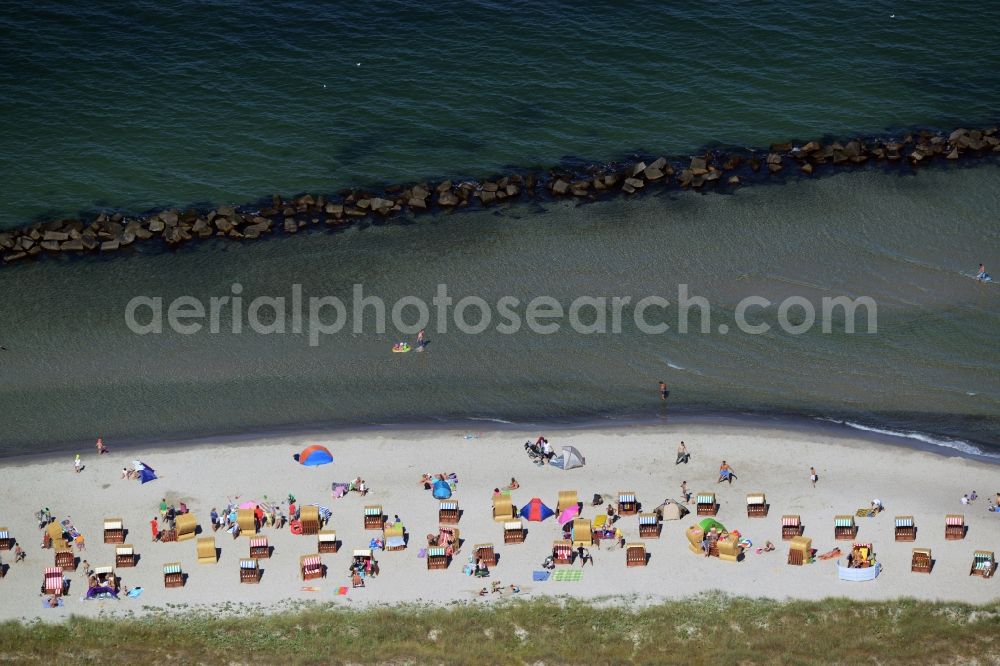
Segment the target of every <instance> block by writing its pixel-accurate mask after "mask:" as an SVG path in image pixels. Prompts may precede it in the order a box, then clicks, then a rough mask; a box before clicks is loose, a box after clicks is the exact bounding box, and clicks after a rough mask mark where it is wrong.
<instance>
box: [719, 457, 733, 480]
mask: <svg viewBox="0 0 1000 666" xmlns="http://www.w3.org/2000/svg"><path fill="white" fill-rule="evenodd" d="M735 478H736V474H735V473H734V472H733V468H732V467H730V466H729V463H727V462H726V461H725V460H723V461H722V465H720V466H719V480H718V481H717V482H716V483H722V482H723V481H728V482H729V485H733V479H735Z"/></svg>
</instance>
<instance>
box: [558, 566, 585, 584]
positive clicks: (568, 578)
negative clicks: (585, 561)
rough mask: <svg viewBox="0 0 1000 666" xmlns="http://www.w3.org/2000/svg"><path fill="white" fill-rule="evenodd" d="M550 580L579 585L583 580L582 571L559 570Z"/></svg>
mask: <svg viewBox="0 0 1000 666" xmlns="http://www.w3.org/2000/svg"><path fill="white" fill-rule="evenodd" d="M552 580H558V581H561V582H564V583H579V582H580V581H581V580H583V571H581V570H580V569H559V570H558V571H556V572H554V573H553V574H552Z"/></svg>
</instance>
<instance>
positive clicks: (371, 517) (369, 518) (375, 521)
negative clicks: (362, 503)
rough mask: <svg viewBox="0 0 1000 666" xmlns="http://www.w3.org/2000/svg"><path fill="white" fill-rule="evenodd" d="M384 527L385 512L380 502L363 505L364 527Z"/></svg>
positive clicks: (369, 528) (368, 528)
mask: <svg viewBox="0 0 1000 666" xmlns="http://www.w3.org/2000/svg"><path fill="white" fill-rule="evenodd" d="M384 528H385V513H383V511H382V505H381V504H369V505H368V506H366V507H365V529H366V530H382V529H384Z"/></svg>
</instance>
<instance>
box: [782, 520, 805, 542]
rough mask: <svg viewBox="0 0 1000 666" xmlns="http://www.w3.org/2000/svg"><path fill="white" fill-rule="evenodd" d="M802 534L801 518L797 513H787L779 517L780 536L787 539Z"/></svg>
mask: <svg viewBox="0 0 1000 666" xmlns="http://www.w3.org/2000/svg"><path fill="white" fill-rule="evenodd" d="M801 535H802V519H801V518H799V516H798V515H793V514H787V515H784V516H782V517H781V538H782V540H784V541H789V540H791V539H794V538H795V537H797V536H801Z"/></svg>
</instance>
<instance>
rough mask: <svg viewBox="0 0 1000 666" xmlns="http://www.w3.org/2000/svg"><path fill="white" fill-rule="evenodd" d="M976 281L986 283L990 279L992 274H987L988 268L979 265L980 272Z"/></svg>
mask: <svg viewBox="0 0 1000 666" xmlns="http://www.w3.org/2000/svg"><path fill="white" fill-rule="evenodd" d="M976 279H977V280H979V281H980V282H986V281H987V280H989V279H990V274H989V273H987V272H986V266H984V265H983V264H979V271H978V272H977V273H976Z"/></svg>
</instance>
